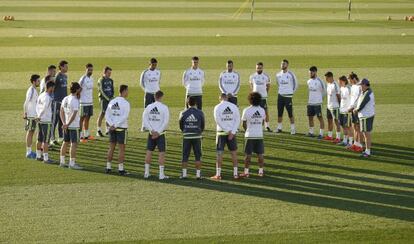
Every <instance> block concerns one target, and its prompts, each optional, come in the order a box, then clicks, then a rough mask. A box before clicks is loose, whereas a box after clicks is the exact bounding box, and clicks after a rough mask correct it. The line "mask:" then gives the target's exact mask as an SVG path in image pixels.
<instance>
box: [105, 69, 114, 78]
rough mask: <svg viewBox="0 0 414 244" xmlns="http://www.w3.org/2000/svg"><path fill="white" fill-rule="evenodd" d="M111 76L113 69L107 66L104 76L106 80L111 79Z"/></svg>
mask: <svg viewBox="0 0 414 244" xmlns="http://www.w3.org/2000/svg"><path fill="white" fill-rule="evenodd" d="M111 74H112V68H111V67H109V66H106V67H105V68H104V76H105V77H106V78H109V77H111Z"/></svg>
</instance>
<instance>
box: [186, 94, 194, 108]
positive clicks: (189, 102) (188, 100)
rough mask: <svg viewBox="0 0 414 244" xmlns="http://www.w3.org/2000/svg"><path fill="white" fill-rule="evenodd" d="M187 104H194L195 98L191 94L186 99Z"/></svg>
mask: <svg viewBox="0 0 414 244" xmlns="http://www.w3.org/2000/svg"><path fill="white" fill-rule="evenodd" d="M187 103H188V106H190V107H193V106H195V105H196V99H195V97H193V96H189V97H188V99H187Z"/></svg>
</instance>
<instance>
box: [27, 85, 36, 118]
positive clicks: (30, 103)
mask: <svg viewBox="0 0 414 244" xmlns="http://www.w3.org/2000/svg"><path fill="white" fill-rule="evenodd" d="M38 97H39V94H38V93H37V91H36V88H34V87H33V86H30V87H29V89H27V92H26V99H25V100H24V103H23V111H24V112H25V113H26V116H27V118H30V119H33V118H36V103H37V98H38Z"/></svg>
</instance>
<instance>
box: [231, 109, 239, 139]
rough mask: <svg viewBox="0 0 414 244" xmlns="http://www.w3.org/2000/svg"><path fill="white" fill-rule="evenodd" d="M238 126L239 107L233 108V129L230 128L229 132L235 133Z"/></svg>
mask: <svg viewBox="0 0 414 244" xmlns="http://www.w3.org/2000/svg"><path fill="white" fill-rule="evenodd" d="M239 126H240V111H239V109H234V124H233V129H232V130H231V133H232V134H236V133H237V131H238V130H239Z"/></svg>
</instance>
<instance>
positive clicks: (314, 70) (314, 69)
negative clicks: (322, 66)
mask: <svg viewBox="0 0 414 244" xmlns="http://www.w3.org/2000/svg"><path fill="white" fill-rule="evenodd" d="M309 71H312V72H318V68H316V66H311V67H310V68H309Z"/></svg>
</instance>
